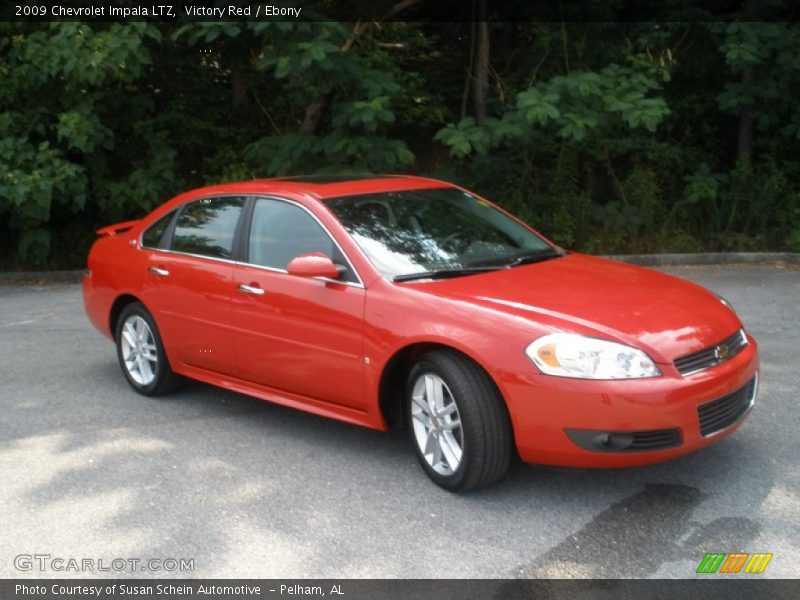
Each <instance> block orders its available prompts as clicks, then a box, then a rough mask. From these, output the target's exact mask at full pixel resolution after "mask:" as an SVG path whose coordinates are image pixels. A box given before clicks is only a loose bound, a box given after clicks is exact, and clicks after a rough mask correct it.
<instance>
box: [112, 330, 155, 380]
mask: <svg viewBox="0 0 800 600" xmlns="http://www.w3.org/2000/svg"><path fill="white" fill-rule="evenodd" d="M121 333H122V335H121V336H120V347H121V349H122V359H123V361H124V363H125V369H126V370H127V371H128V375H130V377H131V379H133V381H135V382H136V383H138V384H139V385H149V384H150V383H151V382H152V381H153V380H154V379H155V377H156V367H157V366H158V351H157V349H156V342H155V338H154V336H153V332H152V331H151V329H150V326H149V325H148V324H147V321H145V320H144V319H143V318H142V317H140V316H139V315H131V316H130V317H128V318H127V319H125V322H124V323H123V324H122V332H121Z"/></svg>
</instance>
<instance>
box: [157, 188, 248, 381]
mask: <svg viewBox="0 0 800 600" xmlns="http://www.w3.org/2000/svg"><path fill="white" fill-rule="evenodd" d="M244 205H245V198H243V197H236V196H231V197H219V198H202V199H199V200H194V201H192V202H188V203H187V204H185V205H183V206H182V207H181V208H180V209H179V210H178V213H177V215H176V216H175V217H174V218H173V219H172V221H171V223H170V225H169V227H167V229H166V231H165V232H164V234H163V236H162V237H161V239H160V240H159V242H158V244H157V246H156V247H155V248H152V249H149V251H148V263H147V271H148V272H147V276H148V279H149V282H148V283H149V285H148V293H147V300H146V302H147V304H148V306H150V308H151V310H152V311H153V312H154V316H155V319H156V322H157V323H158V327H159V329H160V330H161V336H162V338H163V342H164V344H165V346H166V349H167V353H168V355H169V357H170V360H171V361H176V360H177V361H179V362H180V363H183V364H184V365H187V366H189V367H194V368H200V369H204V370H207V371H214V372H217V373H223V374H231V375H234V374H235V373H236V354H235V346H234V344H233V342H232V337H231V311H230V302H231V289H232V268H233V264H234V262H233V259H234V243H235V240H236V234H237V229H238V227H239V221H240V218H241V215H242V212H243V208H244ZM156 225H158V223H156V224H155V225H154V226H153V227H155V226H156ZM147 237H148V232H145V234H144V235H143V236H142V238H143V239H142V242H143V245H144V243H145V240H146V238H147ZM145 249H147V248H145Z"/></svg>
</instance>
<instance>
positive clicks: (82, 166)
mask: <svg viewBox="0 0 800 600" xmlns="http://www.w3.org/2000/svg"><path fill="white" fill-rule="evenodd" d="M401 4H403V3H401ZM323 6H324V4H323ZM485 8H486V10H488V11H489V13H490V14H489V16H490V17H491V16H492V15H491V10H492V5H491V3H486V5H485ZM593 10H594V9H593ZM597 10H600V9H597ZM603 10H604V11H607V10H611V9H603ZM309 12H310V13H311V14H309V15H308V18H309V19H312V20H294V21H286V22H271V21H262V22H255V21H252V22H250V21H248V22H213V23H212V22H208V23H203V22H180V21H178V22H177V23H167V22H164V23H154V22H149V23H135V22H132V23H126V24H118V23H102V22H93V23H81V22H68V23H67V22H65V23H8V22H4V23H0V227H2V228H4V231H3V235H2V237H0V240H2V241H0V247H2V251H3V256H4V259H3V262H4V264H3V265H0V267H2V268H9V267H14V266H17V265H19V266H33V265H47V266H50V267H56V268H58V267H74V266H78V265H80V264H81V262H82V261H83V257H84V255H85V251H86V249H87V248H88V244H90V243H91V240H92V237H93V236H92V233H91V232H92V230H93V229H94V228H96V227H98V226H101V225H104V224H107V223H109V222H114V221H117V220H123V219H128V218H135V217H138V216H140V215H143V214H145V213H146V212H147V211H149V210H151V209H152V208H153V207H154V206H156V205H157V204H159V203H161V202H163V201H164V200H166V199H168V198H169V197H171V196H172V195H174V194H175V193H178V192H180V191H182V190H184V189H187V188H189V187H193V186H198V185H204V184H209V183H215V182H220V181H227V180H235V179H246V178H252V177H270V176H277V175H286V174H299V173H306V172H414V173H423V174H430V175H433V176H440V177H444V178H449V179H451V180H455V181H458V182H460V183H463V184H465V185H469V186H472V187H474V188H476V189H477V190H478V191H480V192H482V193H484V194H485V195H486V196H487V197H489V198H491V199H494V200H497V201H498V202H500V203H501V204H503V205H504V206H506V207H507V208H509V209H510V210H512V211H514V212H516V213H518V214H520V215H521V216H522V217H524V218H526V219H528V220H529V221H531V222H532V223H533V224H534V225H535V226H536V227H537V228H539V229H540V230H541V231H542V232H543V233H545V234H546V235H549V236H551V237H552V238H554V239H555V240H556V241H557V242H559V243H561V244H563V245H566V246H568V247H572V248H575V249H579V250H586V251H606V252H637V251H666V250H669V251H681V250H702V249H708V250H734V249H794V250H800V184H798V181H800V160H799V159H798V158H797V147H798V143H799V141H800V108H798V104H797V102H796V92H795V90H797V89H800V43H798V42H800V40H798V27H797V25H796V24H794V23H789V22H763V23H760V22H751V21H749V20H747V15H746V14H745V13H744V12H742V14H741V15H739V16H738V17H737V15H732V17H731V20H729V21H728V22H725V23H714V22H703V21H695V22H681V21H677V20H672V21H664V22H656V21H649V22H646V23H618V22H613V21H605V22H597V23H591V22H565V23H561V22H558V21H554V22H524V21H523V22H491V23H489V25H488V27H487V28H479V27H476V26H473V25H472V24H470V23H458V22H455V23H441V22H440V23H421V22H403V21H398V20H389V21H380V20H378V19H376V20H365V21H363V22H356V23H353V22H347V23H346V22H339V21H325V20H316V19H314V17H315V16H318V15H315V14H313V11H311V9H309ZM599 16H602V17H604V18H606V19H613V16H614V15H613V14H610V13H609V14H607V13H606V12H603V14H602V15H599ZM401 17H402V15H399V16H398V18H401ZM478 36H480V37H478ZM478 41H480V44H478V43H477V42H478ZM487 42H489V43H487ZM478 46H480V47H481V48H482V50H481V52H482V54H480V55H478V54H477V50H476V48H477V47H478ZM481 61H482V62H481ZM479 62H480V64H478V63H479ZM479 67H480V68H479ZM476 73H479V76H480V78H481V81H482V82H484V83H482V84H481V85H480V86H477V85H474V81H475V77H476V76H477V75H476ZM477 94H479V95H480V97H479V98H473V95H477ZM478 106H479V107H480V109H481V113H482V114H480V115H478V114H476V113H475V110H476V107H478Z"/></svg>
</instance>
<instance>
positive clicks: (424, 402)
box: [411, 372, 464, 475]
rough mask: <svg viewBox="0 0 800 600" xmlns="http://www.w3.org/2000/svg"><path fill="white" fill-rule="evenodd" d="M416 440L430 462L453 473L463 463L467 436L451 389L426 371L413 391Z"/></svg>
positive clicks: (431, 465) (412, 409)
mask: <svg viewBox="0 0 800 600" xmlns="http://www.w3.org/2000/svg"><path fill="white" fill-rule="evenodd" d="M411 417H412V423H413V428H414V439H415V440H416V442H417V446H418V447H419V450H420V452H421V453H422V455H423V457H424V458H425V461H426V462H427V463H428V465H429V466H430V467H431V468H432V469H433V470H434V471H436V472H437V473H439V474H440V475H452V474H453V473H455V472H456V470H457V469H458V465H459V464H461V458H462V456H463V453H464V438H463V432H462V429H461V416H460V415H459V412H458V406H457V405H456V400H455V397H454V396H453V394H452V393H451V392H450V388H448V387H447V384H446V383H445V382H444V380H443V379H442V378H441V377H439V376H438V375H436V374H435V373H430V372H427V373H423V374H421V375H420V376H419V377H418V378H417V379H416V381H414V386H413V388H412V391H411Z"/></svg>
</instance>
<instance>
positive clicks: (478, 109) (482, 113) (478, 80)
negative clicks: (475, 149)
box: [472, 0, 489, 125]
mask: <svg viewBox="0 0 800 600" xmlns="http://www.w3.org/2000/svg"><path fill="white" fill-rule="evenodd" d="M476 29H477V34H478V44H477V49H476V52H477V60H476V61H475V78H474V79H473V88H472V91H473V99H474V102H475V119H476V120H477V121H478V123H479V124H481V125H482V124H483V123H484V122H485V121H486V117H487V112H486V91H487V90H488V89H489V23H487V22H486V0H478V24H477V28H476Z"/></svg>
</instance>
